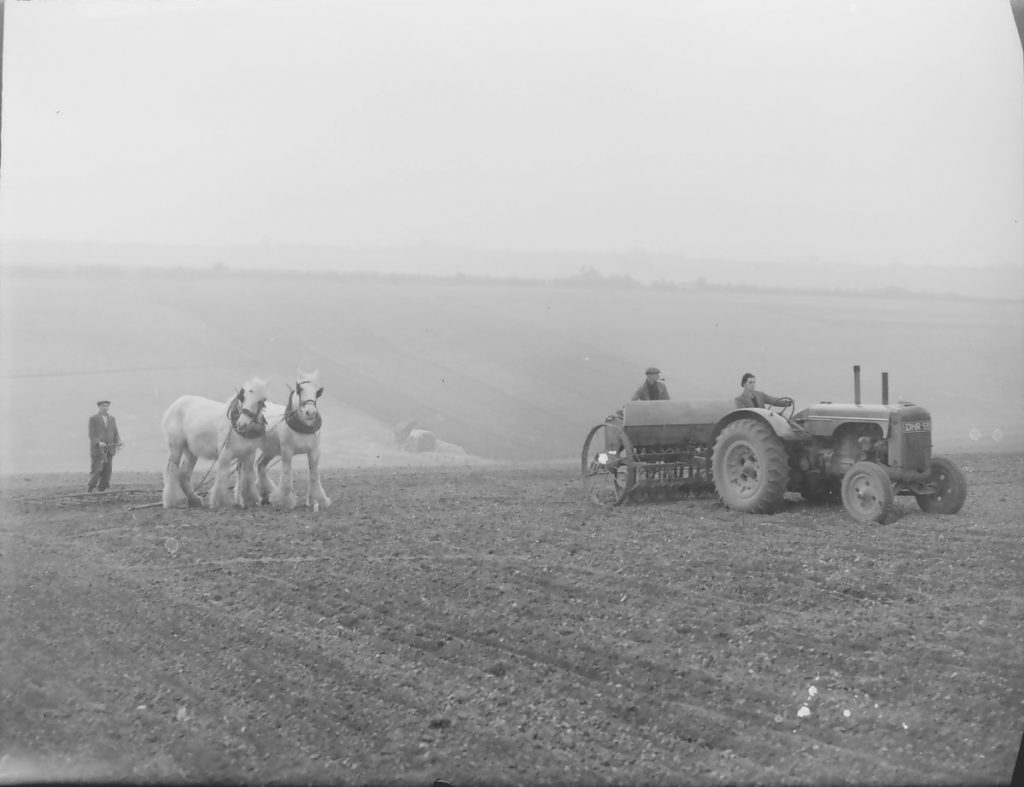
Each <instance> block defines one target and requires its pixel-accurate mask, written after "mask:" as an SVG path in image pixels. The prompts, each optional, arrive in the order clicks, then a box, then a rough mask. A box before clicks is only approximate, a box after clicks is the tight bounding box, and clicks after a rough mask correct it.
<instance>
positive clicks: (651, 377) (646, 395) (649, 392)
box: [633, 366, 669, 402]
mask: <svg viewBox="0 0 1024 787" xmlns="http://www.w3.org/2000/svg"><path fill="white" fill-rule="evenodd" d="M644 374H645V375H646V377H647V379H646V380H644V381H643V384H642V385H641V386H640V387H639V388H637V389H636V392H635V393H634V394H633V401H634V402H635V401H638V400H640V401H645V402H646V401H654V400H656V399H668V398H669V396H668V388H667V387H666V386H665V381H664V380H663V379H661V369H659V368H658V367H657V366H649V367H648V368H647V371H646V372H644Z"/></svg>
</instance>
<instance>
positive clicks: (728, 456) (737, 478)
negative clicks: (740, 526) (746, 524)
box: [711, 418, 789, 514]
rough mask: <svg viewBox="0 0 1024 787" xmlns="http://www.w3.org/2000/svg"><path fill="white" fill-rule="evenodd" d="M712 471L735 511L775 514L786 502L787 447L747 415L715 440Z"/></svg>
mask: <svg viewBox="0 0 1024 787" xmlns="http://www.w3.org/2000/svg"><path fill="white" fill-rule="evenodd" d="M711 473H712V476H713V478H714V480H715V490H716V491H717V492H718V496H719V498H721V500H722V502H723V503H724V504H725V505H726V507H727V508H731V509H732V510H734V511H743V512H745V513H750V514H771V513H773V512H775V511H778V510H779V509H780V508H781V507H782V504H783V502H785V497H786V485H787V483H788V481H789V460H788V459H787V457H786V449H785V446H784V445H783V443H782V440H781V438H780V437H779V436H778V435H777V434H775V432H774V431H772V428H771V427H770V426H768V425H767V424H766V423H764V422H762V421H758V420H755V419H752V418H743V419H740V420H738V421H733V422H732V423H730V424H726V426H725V427H724V428H723V429H722V431H721V432H719V434H718V438H717V439H716V440H715V448H714V451H713V453H712V455H711Z"/></svg>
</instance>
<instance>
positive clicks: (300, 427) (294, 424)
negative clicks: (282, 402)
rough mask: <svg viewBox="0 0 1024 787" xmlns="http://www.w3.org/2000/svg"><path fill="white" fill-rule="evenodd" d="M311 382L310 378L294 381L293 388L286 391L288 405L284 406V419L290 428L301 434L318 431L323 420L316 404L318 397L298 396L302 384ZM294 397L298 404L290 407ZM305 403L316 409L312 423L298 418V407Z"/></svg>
mask: <svg viewBox="0 0 1024 787" xmlns="http://www.w3.org/2000/svg"><path fill="white" fill-rule="evenodd" d="M312 384H313V381H312V380H300V381H299V382H297V383H295V390H294V391H289V393H288V406H287V407H286V408H285V414H284V420H285V423H286V424H288V426H289V427H290V428H291V429H294V430H295V431H296V432H300V433H301V434H313V433H314V432H317V431H319V430H320V427H321V426H322V425H323V422H324V421H323V418H321V417H320V408H318V407H317V406H316V400H317V398H318V397H316V396H314V397H313V398H312V399H302V398H300V397H301V396H302V393H301V391H302V386H303V385H312ZM296 398H298V399H299V406H298V407H292V401H293V400H294V399H296ZM307 404H311V405H313V408H314V409H315V410H316V418H314V419H313V423H311V424H307V423H305V422H304V421H302V420H301V419H300V418H299V409H300V408H301V407H302V406H303V405H307Z"/></svg>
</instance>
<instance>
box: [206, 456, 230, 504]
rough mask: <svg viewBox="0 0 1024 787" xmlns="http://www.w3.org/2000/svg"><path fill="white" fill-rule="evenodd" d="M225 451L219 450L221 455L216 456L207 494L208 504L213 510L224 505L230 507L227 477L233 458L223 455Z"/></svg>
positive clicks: (228, 476)
mask: <svg viewBox="0 0 1024 787" xmlns="http://www.w3.org/2000/svg"><path fill="white" fill-rule="evenodd" d="M226 453H227V451H222V452H221V455H220V456H219V457H217V463H216V465H215V467H214V476H213V486H212V487H210V495H209V505H210V508H212V509H214V510H217V509H220V508H223V507H225V506H228V507H230V506H231V503H232V500H231V488H230V485H229V478H230V476H231V464H232V462H234V458H233V457H231V456H225V454H226Z"/></svg>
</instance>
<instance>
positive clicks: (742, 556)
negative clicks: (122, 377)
mask: <svg viewBox="0 0 1024 787" xmlns="http://www.w3.org/2000/svg"><path fill="white" fill-rule="evenodd" d="M954 458H955V460H956V461H957V462H958V463H959V464H961V466H963V467H964V469H965V472H966V475H967V478H968V481H969V483H970V490H969V496H968V500H967V503H966V505H965V506H964V509H963V510H962V511H961V513H960V514H958V515H955V516H930V515H926V514H924V513H922V512H921V511H920V510H919V509H918V508H917V505H916V503H915V502H914V500H913V499H912V498H899V508H900V511H901V514H902V515H901V516H900V517H899V518H898V519H897V520H896V521H895V522H893V523H891V524H889V525H885V526H878V525H869V526H863V525H857V524H855V523H853V522H852V521H851V520H850V519H849V518H848V517H847V516H846V515H845V513H844V512H843V510H842V509H841V508H838V507H812V506H810V505H808V504H806V503H804V502H802V501H799V500H794V501H792V502H791V503H790V505H789V507H788V508H787V509H786V510H785V511H784V512H782V513H780V514H777V515H774V516H751V515H743V514H736V513H733V512H730V511H727V510H725V509H723V508H722V507H721V506H720V505H719V504H718V503H717V502H716V501H715V500H714V499H710V498H703V499H693V500H683V501H675V502H665V501H650V502H645V503H631V504H627V505H625V506H623V507H621V508H618V509H603V508H599V507H597V506H595V505H593V504H592V503H590V502H589V501H588V500H587V498H586V496H585V493H584V490H583V487H582V483H581V482H580V480H579V474H578V470H577V469H576V468H575V467H572V466H569V465H564V464H557V463H555V464H548V465H531V466H527V465H523V466H512V465H509V466H502V465H497V466H473V467H446V468H415V469H409V468H406V469H373V470H370V469H362V470H351V469H349V470H332V471H329V472H327V473H325V476H324V485H325V487H326V488H327V491H328V494H330V495H331V497H332V498H333V499H334V505H333V506H332V507H331V508H330V509H329V510H324V511H320V512H317V513H314V512H312V511H310V510H307V509H305V508H299V509H296V510H295V511H292V512H283V511H278V510H274V509H270V508H263V509H258V510H240V509H234V510H228V511H221V512H213V511H210V510H208V509H187V510H169V511H165V510H163V509H162V508H159V507H145V506H146V505H147V504H148V503H152V502H158V501H159V491H160V479H159V477H157V476H156V475H153V474H139V475H126V474H121V475H120V476H118V475H115V478H114V486H113V487H112V490H111V491H110V492H108V493H107V494H105V495H96V494H93V495H86V494H85V492H84V486H85V477H84V475H83V476H82V477H78V476H71V475H64V476H61V475H49V476H32V477H24V476H8V477H7V478H6V479H5V480H4V486H5V488H4V499H3V523H2V525H0V539H2V540H0V551H2V558H0V561H2V563H0V565H2V566H3V574H2V579H0V592H2V601H3V604H2V613H0V637H2V651H0V653H2V659H3V664H2V667H3V669H2V674H0V781H2V780H4V779H6V780H23V779H27V778H49V779H61V778H101V779H104V780H108V781H111V780H112V781H133V782H138V781H156V780H170V781H219V782H224V781H232V782H239V781H241V782H270V781H275V782H281V781H289V782H295V781H303V782H331V783H367V782H375V783H381V782H384V783H402V784H427V785H429V784H431V782H432V781H433V780H435V779H442V780H444V781H447V782H448V783H450V784H452V785H460V784H471V783H477V784H478V783H488V784H506V783H507V784H544V783H552V784H554V783H557V784H565V783H568V782H577V783H594V784H604V783H607V784H612V783H614V784H623V783H630V784H641V783H642V784H679V783H702V784H704V783H718V782H723V783H750V782H758V783H766V784H782V783H785V784H793V783H804V784H821V783H824V782H829V783H856V784H863V783H866V782H876V783H886V784H910V783H913V784H921V783H943V784H964V783H979V782H988V783H992V782H1009V779H1010V776H1011V773H1012V771H1013V767H1014V762H1015V759H1016V757H1017V752H1018V747H1019V745H1020V743H1021V734H1022V729H1024V672H1022V664H1024V552H1022V549H1021V545H1022V530H1021V520H1022V514H1024V492H1022V483H1021V479H1022V478H1024V456H1021V455H1019V454H1014V455H994V454H993V455H962V456H957V457H954ZM299 489H300V491H301V490H303V489H304V479H303V480H300V486H299Z"/></svg>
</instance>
